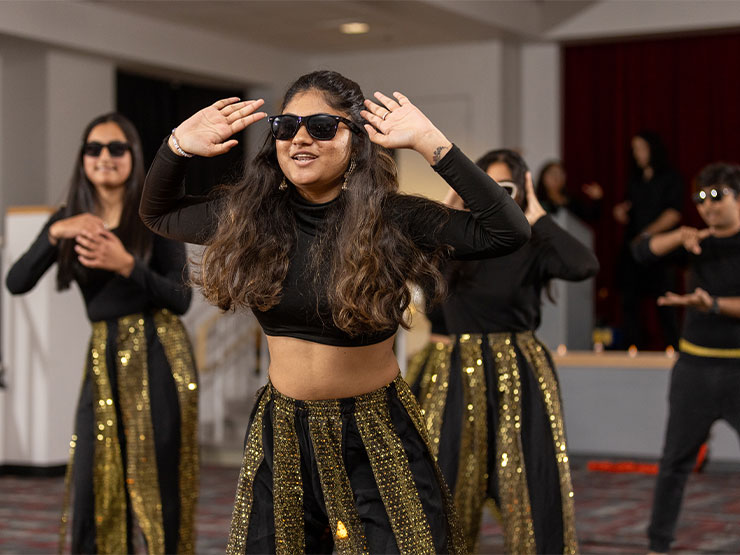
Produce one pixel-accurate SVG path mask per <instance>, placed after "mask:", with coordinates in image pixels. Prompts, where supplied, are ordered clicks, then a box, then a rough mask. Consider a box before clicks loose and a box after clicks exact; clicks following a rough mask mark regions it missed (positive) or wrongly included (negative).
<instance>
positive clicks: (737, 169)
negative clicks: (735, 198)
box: [695, 162, 740, 194]
mask: <svg viewBox="0 0 740 555" xmlns="http://www.w3.org/2000/svg"><path fill="white" fill-rule="evenodd" d="M718 185H726V186H727V187H729V188H730V189H732V190H733V191H735V194H738V193H740V166H738V165H737V164H728V163H726V162H715V163H714V164H709V165H708V166H705V167H704V168H702V170H701V171H700V172H699V175H697V176H696V180H695V187H696V189H703V188H704V187H713V186H715V187H716V186H718Z"/></svg>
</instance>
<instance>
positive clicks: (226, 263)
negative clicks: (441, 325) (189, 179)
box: [194, 71, 447, 336]
mask: <svg viewBox="0 0 740 555" xmlns="http://www.w3.org/2000/svg"><path fill="white" fill-rule="evenodd" d="M308 91H318V92H320V93H322V94H323V96H324V99H325V100H326V102H327V103H328V104H329V105H330V106H331V107H332V108H334V109H335V110H337V111H338V112H340V113H343V114H346V115H347V117H348V118H349V119H351V120H352V121H353V122H354V123H356V124H357V125H358V126H359V127H360V129H362V126H363V124H364V123H365V121H364V120H363V119H362V117H361V116H360V110H362V109H363V101H364V99H365V96H364V95H363V94H362V90H361V89H360V87H359V85H358V84H357V83H355V82H354V81H352V80H350V79H347V78H346V77H344V76H342V75H340V74H339V73H336V72H333V71H316V72H313V73H309V74H307V75H304V76H302V77H300V78H298V79H297V80H296V81H295V82H294V83H293V84H292V85H291V86H290V88H289V89H288V91H287V92H286V94H285V97H284V98H283V102H282V106H281V112H282V111H283V110H284V109H285V106H286V105H287V104H288V103H289V102H290V101H291V99H292V98H293V97H295V96H296V95H298V94H301V93H305V92H308ZM351 149H352V155H353V157H354V159H355V162H356V168H355V170H354V171H353V172H352V173H351V175H349V176H348V178H347V188H346V190H343V191H342V192H341V193H340V195H339V197H338V198H337V200H336V201H335V202H333V203H332V205H331V208H330V210H329V214H328V216H327V219H326V222H325V223H324V225H322V226H321V229H320V231H319V234H318V236H317V238H316V240H315V241H314V243H313V245H312V247H311V249H312V251H311V256H310V260H312V261H313V262H312V263H311V266H312V267H311V268H308V269H307V270H308V272H304V275H306V276H307V277H306V282H307V285H312V286H313V287H312V288H313V289H315V291H316V295H317V299H316V301H317V308H318V303H319V298H318V297H319V296H324V295H325V296H326V297H327V299H328V303H329V307H330V309H331V316H332V319H333V322H334V324H335V325H336V326H337V327H338V328H339V329H341V330H343V331H344V332H346V333H347V334H349V335H352V336H355V335H360V334H368V333H374V332H379V331H384V330H388V329H392V328H395V327H396V326H397V325H398V324H399V323H400V324H401V325H403V326H406V325H407V322H405V321H404V317H403V316H404V312H405V311H406V308H407V307H408V306H409V303H410V302H411V289H410V284H417V285H419V286H420V287H422V288H423V289H424V290H425V291H426V292H427V293H428V294H431V297H432V298H434V299H436V300H439V299H440V298H441V297H442V296H443V295H444V292H445V282H444V280H443V278H442V275H441V273H440V272H439V270H438V268H437V266H438V262H439V259H440V257H441V256H442V255H443V254H444V251H445V249H444V248H443V247H442V248H440V247H437V246H436V245H433V244H430V245H428V246H425V245H423V244H421V243H420V241H419V239H418V238H417V240H416V241H414V235H415V232H417V233H416V234H418V235H419V236H420V237H421V236H422V235H424V234H422V233H418V231H420V230H414V229H408V226H407V225H405V224H404V221H405V219H404V218H403V217H402V216H403V214H407V213H408V211H414V212H422V214H423V217H422V221H425V222H426V224H427V226H428V227H427V228H426V230H425V232H426V233H428V230H429V229H431V230H434V229H435V228H439V227H440V226H441V225H442V224H443V223H444V221H445V218H446V216H447V209H446V208H445V207H443V206H442V205H441V204H439V203H436V202H433V201H430V200H428V199H424V198H421V197H415V196H412V195H402V194H400V193H398V178H397V169H396V164H395V162H394V160H393V158H392V157H391V156H390V154H389V152H388V151H387V150H386V149H384V148H382V147H380V146H378V145H376V144H374V143H372V142H371V141H370V139H369V138H368V136H367V134H366V133H364V132H361V133H353V134H352V143H351ZM283 179H284V176H283V173H282V171H281V170H280V166H279V165H278V161H277V155H276V148H275V140H274V139H273V138H272V137H271V136H269V135H268V136H267V138H266V139H265V142H264V144H263V146H262V148H261V150H260V152H259V153H258V154H257V156H256V157H255V158H254V160H253V161H252V162H251V164H249V165H248V166H247V167H246V169H245V173H244V177H243V178H242V180H241V182H240V183H239V184H238V185H236V186H234V187H232V188H231V189H230V190H229V191H228V192H227V193H226V194H225V195H224V196H223V197H222V201H221V203H220V206H221V210H220V216H219V224H218V228H217V230H216V232H215V233H214V235H213V237H212V239H211V241H210V243H209V245H208V246H207V247H206V249H205V250H204V252H203V257H202V260H201V262H200V268H199V271H198V272H197V274H196V276H195V278H194V281H195V283H196V284H197V285H200V286H201V288H202V290H203V293H204V295H205V296H206V298H208V300H210V301H211V302H213V303H214V304H216V305H218V306H219V307H220V308H222V309H224V310H228V309H234V308H236V307H249V308H253V309H256V310H260V311H266V310H269V309H270V308H272V307H274V306H275V305H277V304H278V303H279V302H280V298H281V294H282V290H283V281H284V280H285V277H286V275H287V272H288V266H289V263H290V257H291V253H292V251H293V249H294V247H295V244H296V237H297V232H298V227H297V223H296V218H295V214H294V208H293V204H292V203H291V202H290V195H291V194H294V191H282V190H280V189H279V185H280V183H281V181H282V180H283ZM290 187H292V185H291V186H290ZM427 247H428V248H427ZM327 268H328V270H327ZM311 275H313V276H315V277H314V278H311V277H309V276H311ZM312 282H313V283H312Z"/></svg>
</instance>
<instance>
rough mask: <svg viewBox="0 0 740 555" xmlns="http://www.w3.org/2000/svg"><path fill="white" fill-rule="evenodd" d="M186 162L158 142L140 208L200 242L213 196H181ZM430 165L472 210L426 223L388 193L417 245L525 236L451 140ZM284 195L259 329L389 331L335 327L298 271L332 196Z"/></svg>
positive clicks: (371, 338)
mask: <svg viewBox="0 0 740 555" xmlns="http://www.w3.org/2000/svg"><path fill="white" fill-rule="evenodd" d="M186 167H187V158H183V157H181V156H177V155H176V154H174V153H173V152H172V151H171V150H170V149H169V147H168V146H167V144H166V143H165V144H163V145H162V147H161V148H160V149H159V152H158V153H157V156H156V158H155V159H154V162H153V164H152V167H151V168H150V170H149V174H148V175H147V178H146V183H145V185H144V194H143V196H142V199H141V208H140V214H141V217H142V219H143V221H144V223H145V224H146V225H147V226H149V228H150V229H152V230H153V231H155V232H156V233H159V234H161V235H164V236H165V237H169V238H172V239H176V240H178V241H185V242H190V243H200V244H205V243H208V240H209V237H210V236H211V234H212V233H213V232H214V231H215V229H216V226H217V210H218V205H217V203H218V201H217V200H212V199H211V200H209V199H207V198H205V197H193V196H188V195H186V194H185V188H184V186H183V177H184V174H185V169H186ZM434 169H435V171H437V172H438V173H439V174H440V175H441V176H442V177H443V178H444V179H445V180H446V181H447V182H448V183H449V184H450V185H451V186H452V187H453V188H454V189H455V190H456V191H457V192H458V194H459V195H460V196H461V197H462V198H463V200H464V201H465V203H466V205H467V206H469V207H470V209H471V210H470V212H462V211H457V210H449V209H446V208H443V207H441V206H440V207H439V210H441V211H444V212H445V214H446V219H445V221H444V223H443V224H442V225H441V226H440V227H439V228H437V229H430V227H432V226H430V225H429V222H428V221H424V220H423V219H422V218H421V215H420V214H418V213H416V212H415V211H414V206H418V201H417V200H416V199H410V197H409V196H407V195H402V194H395V195H393V196H392V197H391V198H390V200H389V202H388V203H387V206H386V209H387V210H388V217H389V218H391V219H393V220H394V221H395V222H396V223H397V225H398V226H399V227H400V228H401V229H403V230H405V231H406V232H407V233H408V236H409V237H410V238H411V239H412V240H413V241H414V243H415V244H416V245H417V246H418V247H419V248H421V249H423V250H426V251H430V252H431V251H433V250H436V249H437V248H439V247H440V246H449V247H450V248H451V252H452V256H453V257H454V258H460V259H478V258H484V257H490V256H500V255H504V254H508V253H510V252H512V251H514V250H516V249H517V248H519V247H521V246H522V245H523V244H524V243H525V242H526V241H527V240H528V239H529V235H530V229H529V226H528V225H527V221H526V219H525V218H524V216H523V214H522V211H521V210H520V209H519V207H518V206H517V205H516V204H515V203H514V202H513V201H512V200H511V198H510V197H509V195H508V194H507V193H506V192H505V191H504V190H503V189H502V188H501V187H499V186H498V185H497V184H496V183H495V182H494V181H493V180H491V178H490V177H488V175H486V174H485V173H484V172H483V171H481V170H480V169H479V168H478V167H477V166H476V165H475V164H473V163H472V162H471V161H470V160H469V159H468V158H467V157H465V155H464V154H463V153H462V152H461V151H460V150H459V149H458V148H457V147H454V146H453V147H452V149H451V150H450V151H449V152H448V153H447V154H446V155H445V157H444V158H443V159H442V160H441V161H440V162H439V163H438V164H437V165H436V166H434ZM285 194H289V195H291V206H292V208H293V210H294V212H295V215H296V221H297V223H298V234H297V240H296V243H295V248H294V251H293V253H292V254H291V257H290V265H289V267H288V273H287V275H286V277H285V280H284V281H283V291H282V296H281V299H280V302H279V303H278V304H277V305H276V306H274V307H272V308H271V309H269V310H266V311H259V310H255V311H254V313H255V316H256V317H257V320H258V321H259V323H260V325H261V326H262V329H263V330H264V332H265V333H266V334H267V335H270V336H287V337H295V338H299V339H305V340H307V341H313V342H316V343H322V344H326V345H338V346H360V345H371V344H374V343H379V342H381V341H383V340H385V339H387V338H389V337H391V336H393V334H394V333H395V332H396V329H395V328H394V329H388V330H384V331H383V332H380V333H373V334H367V335H360V336H350V335H348V334H347V333H345V332H344V331H342V330H340V329H339V328H337V327H336V325H335V324H334V322H333V320H332V316H331V311H330V309H329V304H328V300H327V296H326V294H325V293H322V292H319V293H318V294H317V293H316V292H315V290H314V289H313V287H312V283H313V280H312V279H311V277H310V276H306V272H305V271H304V270H305V268H307V267H308V256H309V250H310V246H311V244H312V242H313V241H314V240H315V235H316V228H317V226H318V225H319V224H320V223H321V222H322V221H323V219H324V218H325V216H326V213H327V211H328V210H329V208H330V207H331V205H332V202H335V201H330V202H328V203H324V204H312V203H310V202H308V201H306V200H305V199H303V197H301V196H300V194H298V193H297V192H296V191H295V190H294V189H293V188H292V187H290V188H289V189H288V191H285ZM412 200H413V202H411V201H412ZM429 202H430V205H433V206H438V205H437V204H436V203H431V201H429ZM321 267H322V268H325V267H326V265H323V266H321Z"/></svg>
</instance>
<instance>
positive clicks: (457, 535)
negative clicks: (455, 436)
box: [394, 358, 467, 553]
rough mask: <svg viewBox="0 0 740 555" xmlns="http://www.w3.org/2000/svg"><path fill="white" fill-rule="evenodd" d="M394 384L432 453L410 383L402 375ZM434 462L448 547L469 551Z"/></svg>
mask: <svg viewBox="0 0 740 555" xmlns="http://www.w3.org/2000/svg"><path fill="white" fill-rule="evenodd" d="M448 360H449V358H448ZM394 385H395V387H396V393H397V394H398V399H399V400H400V401H401V404H402V405H403V407H404V408H405V409H406V412H407V414H408V415H409V417H410V418H411V421H412V422H413V423H414V427H415V428H416V431H417V432H418V433H419V435H420V436H421V439H422V440H423V441H424V443H425V444H426V446H427V449H429V453H430V455H431V453H432V443H431V440H430V438H429V433H428V430H427V428H426V426H425V424H424V418H423V417H422V413H421V410H420V409H419V405H418V404H417V401H416V398H415V397H414V394H413V393H411V390H410V389H409V386H408V384H407V383H406V382H405V381H404V380H402V379H400V377H399V378H396V380H395V381H394ZM433 464H434V474H435V476H436V478H437V484H439V487H440V489H441V490H442V498H443V500H444V504H445V507H444V509H445V514H446V515H447V525H448V528H447V533H448V541H447V548H448V550H449V552H450V553H467V550H466V548H465V540H464V538H463V533H462V527H461V526H460V523H459V522H458V518H457V512H456V510H455V505H454V503H453V500H452V494H450V490H449V488H448V487H447V483H446V482H445V480H444V477H443V476H442V471H441V470H440V469H439V466H437V463H436V461H433Z"/></svg>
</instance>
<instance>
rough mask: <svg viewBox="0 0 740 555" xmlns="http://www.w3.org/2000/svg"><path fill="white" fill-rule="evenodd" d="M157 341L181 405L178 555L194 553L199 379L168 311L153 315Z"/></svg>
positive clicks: (177, 322) (182, 330) (189, 351)
mask: <svg viewBox="0 0 740 555" xmlns="http://www.w3.org/2000/svg"><path fill="white" fill-rule="evenodd" d="M154 325H155V327H156V328H157V335H158V337H159V342H160V343H161V344H162V347H163V348H164V352H165V356H166V357H167V362H168V363H169V366H170V369H171V371H172V377H173V378H174V380H175V386H176V388H177V397H178V400H179V405H180V461H179V467H178V470H179V477H178V482H179V488H180V534H179V538H178V543H177V552H178V553H195V504H196V502H197V500H198V480H199V472H198V468H199V462H198V458H199V451H198V376H197V373H196V368H195V361H194V359H193V351H192V348H191V346H190V340H189V339H188V334H187V332H186V331H185V327H184V326H183V325H182V322H181V321H180V319H179V318H178V317H177V316H175V315H174V314H172V313H171V312H170V311H168V310H160V311H158V312H155V313H154Z"/></svg>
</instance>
